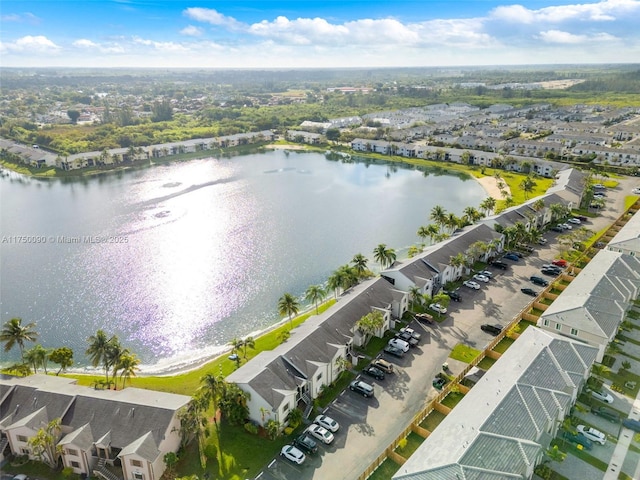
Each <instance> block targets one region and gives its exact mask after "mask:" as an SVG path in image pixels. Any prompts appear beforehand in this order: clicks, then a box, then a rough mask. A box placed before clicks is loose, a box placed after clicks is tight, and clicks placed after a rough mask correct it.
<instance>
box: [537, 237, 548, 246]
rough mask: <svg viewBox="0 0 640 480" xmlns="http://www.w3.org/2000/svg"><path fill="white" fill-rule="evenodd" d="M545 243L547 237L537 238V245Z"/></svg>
mask: <svg viewBox="0 0 640 480" xmlns="http://www.w3.org/2000/svg"><path fill="white" fill-rule="evenodd" d="M546 244H547V239H546V238H539V239H538V245H546Z"/></svg>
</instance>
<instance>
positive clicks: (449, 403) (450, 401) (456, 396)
mask: <svg viewBox="0 0 640 480" xmlns="http://www.w3.org/2000/svg"><path fill="white" fill-rule="evenodd" d="M463 398H464V394H462V393H460V392H449V393H448V394H447V396H446V397H444V398H443V399H442V402H440V403H442V405H444V406H445V407H449V408H454V407H455V406H456V405H457V404H458V403H460V400H462V399H463Z"/></svg>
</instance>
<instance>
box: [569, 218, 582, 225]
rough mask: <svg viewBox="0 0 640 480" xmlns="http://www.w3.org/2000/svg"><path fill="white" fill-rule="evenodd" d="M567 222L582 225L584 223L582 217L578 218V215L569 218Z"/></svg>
mask: <svg viewBox="0 0 640 480" xmlns="http://www.w3.org/2000/svg"><path fill="white" fill-rule="evenodd" d="M567 222H569V223H573V224H574V225H580V224H581V223H582V222H581V221H580V219H579V218H576V217H572V218H569V219H567Z"/></svg>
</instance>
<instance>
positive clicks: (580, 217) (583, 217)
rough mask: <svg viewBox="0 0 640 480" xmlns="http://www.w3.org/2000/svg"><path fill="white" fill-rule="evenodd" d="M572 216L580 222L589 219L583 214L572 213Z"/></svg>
mask: <svg viewBox="0 0 640 480" xmlns="http://www.w3.org/2000/svg"><path fill="white" fill-rule="evenodd" d="M573 218H577V219H578V220H580V221H581V222H586V221H587V220H589V217H585V216H584V215H574V216H573Z"/></svg>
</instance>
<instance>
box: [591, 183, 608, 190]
mask: <svg viewBox="0 0 640 480" xmlns="http://www.w3.org/2000/svg"><path fill="white" fill-rule="evenodd" d="M593 188H600V189H605V188H607V187H605V186H604V185H603V184H601V183H596V184H594V185H593Z"/></svg>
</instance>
